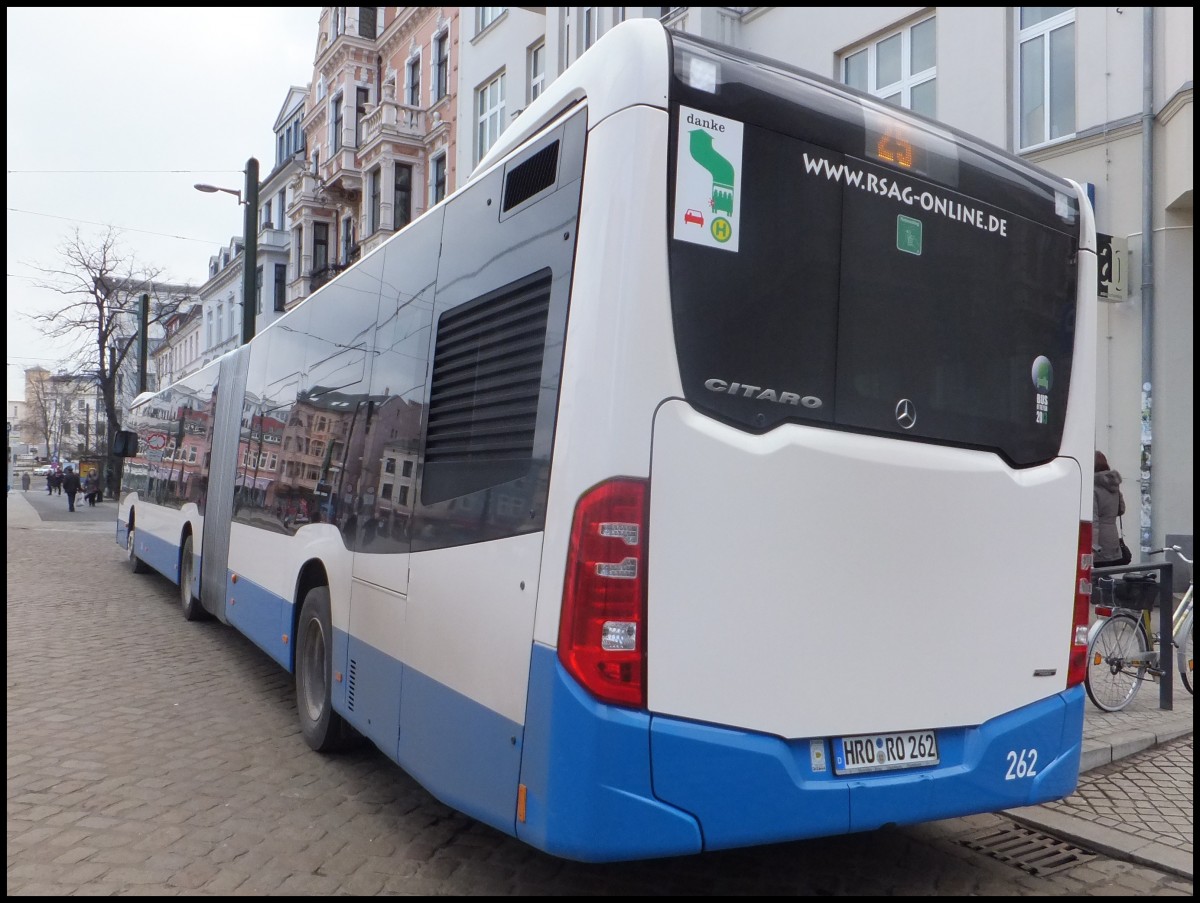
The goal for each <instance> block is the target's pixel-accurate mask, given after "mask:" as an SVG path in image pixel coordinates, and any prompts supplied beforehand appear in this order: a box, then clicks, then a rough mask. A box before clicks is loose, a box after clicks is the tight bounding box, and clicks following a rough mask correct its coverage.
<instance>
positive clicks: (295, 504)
mask: <svg viewBox="0 0 1200 903" xmlns="http://www.w3.org/2000/svg"><path fill="white" fill-rule="evenodd" d="M367 403H368V401H367V399H366V397H365V396H363V395H346V394H343V393H340V392H334V391H329V390H326V389H324V388H322V387H319V386H318V387H315V388H313V389H312V390H310V391H308V392H302V393H301V394H299V395H298V396H297V398H296V402H295V405H294V406H293V407H292V408H291V409H290V410H289V411H288V412H287V415H286V418H285V421H284V424H283V429H282V431H281V433H280V440H281V441H280V445H279V468H278V473H277V474H276V480H275V483H274V484H273V486H272V487H271V489H269V490H268V491H267V495H266V504H267V506H268V507H273V508H275V509H276V513H277V514H279V515H280V516H281V517H282V519H283V520H284V522H285V524H287V525H289V526H290V525H293V524H295V525H300V524H305V523H309V522H312V521H317V520H325V519H334V520H335V519H336V516H337V512H336V510H331V501H332V499H331V491H332V487H333V486H334V485H335V484H336V483H338V482H340V481H341V478H342V472H343V467H344V462H345V460H346V453H347V450H348V449H349V448H350V446H351V443H352V442H353V441H354V438H355V437H354V426H355V421H356V420H358V419H359V418H360V416H361V415H360V410H361V409H362V407H363V406H364V404H367ZM281 415H282V412H281Z"/></svg>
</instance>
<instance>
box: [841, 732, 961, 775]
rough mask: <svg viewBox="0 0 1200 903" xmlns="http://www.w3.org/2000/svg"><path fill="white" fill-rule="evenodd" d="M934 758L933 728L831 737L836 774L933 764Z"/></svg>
mask: <svg viewBox="0 0 1200 903" xmlns="http://www.w3.org/2000/svg"><path fill="white" fill-rule="evenodd" d="M938 761H939V760H938V746H937V736H936V735H935V734H934V732H933V731H906V732H903V733H899V734H864V735H863V736H861V737H834V738H833V770H834V772H835V773H837V774H854V773H855V772H859V771H890V770H892V769H895V768H916V767H918V766H920V765H936V764H937V763H938Z"/></svg>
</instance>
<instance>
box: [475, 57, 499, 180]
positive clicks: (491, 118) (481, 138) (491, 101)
mask: <svg viewBox="0 0 1200 903" xmlns="http://www.w3.org/2000/svg"><path fill="white" fill-rule="evenodd" d="M505 82H506V78H505V73H504V72H500V73H498V74H497V75H495V76H493V77H492V78H491V79H489V80H488V81H487V82H486V83H484V84H483V85H481V86H480V87H479V88H477V89H476V90H475V162H476V163H478V162H479V161H480V160H482V159H483V155H484V154H486V153H487V152H488V150H489V149H490V148H491V146H492V145H493V144H495V143H496V141H497V139H499V137H500V134H501V133H502V132H503V131H504V125H505V123H504V104H505V94H506V88H505Z"/></svg>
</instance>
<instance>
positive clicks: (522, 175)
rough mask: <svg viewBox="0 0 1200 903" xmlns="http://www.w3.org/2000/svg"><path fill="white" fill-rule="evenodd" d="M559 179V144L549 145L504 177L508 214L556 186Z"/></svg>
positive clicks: (505, 205)
mask: <svg viewBox="0 0 1200 903" xmlns="http://www.w3.org/2000/svg"><path fill="white" fill-rule="evenodd" d="M557 178H558V142H557V141H554V142H551V143H550V144H547V145H546V146H545V147H543V148H542V149H541V150H540V151H538V152H537V153H536V154H534V155H533V156H532V157H530V158H529V159H527V160H525V161H524V162H522V163H519V164H518V165H516V166H514V167H513V168H512V169H510V170H509V171H508V173H507V174H506V175H505V176H504V204H503V206H502V208H501V210H500V212H501V213H507V212H508V211H509V210H512V209H513V207H516V206H517V205H518V204H521V203H523V202H525V201H527V200H529V199H530V198H531V197H533V196H534V195H535V194H537V193H538V192H539V191H543V190H545V189H547V188H549V187H550V186H551V185H553V184H554V182H555V180H556V179H557Z"/></svg>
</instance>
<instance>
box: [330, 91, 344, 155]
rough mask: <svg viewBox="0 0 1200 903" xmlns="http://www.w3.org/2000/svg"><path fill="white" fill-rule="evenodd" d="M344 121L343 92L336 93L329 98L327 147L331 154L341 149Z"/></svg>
mask: <svg viewBox="0 0 1200 903" xmlns="http://www.w3.org/2000/svg"><path fill="white" fill-rule="evenodd" d="M345 121H346V103H345V95H344V94H343V92H341V91H338V92H337V93H336V94H334V95H333V96H332V97H331V98H329V147H330V148H331V154H336V153H337V152H338V151H340V150H341V149H342V146H343V141H342V129H343V128H344V126H345Z"/></svg>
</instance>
